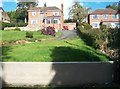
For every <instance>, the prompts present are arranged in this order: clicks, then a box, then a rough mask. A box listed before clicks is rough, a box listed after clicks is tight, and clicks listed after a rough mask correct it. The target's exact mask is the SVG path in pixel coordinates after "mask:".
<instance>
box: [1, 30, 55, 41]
mask: <svg viewBox="0 0 120 89" xmlns="http://www.w3.org/2000/svg"><path fill="white" fill-rule="evenodd" d="M0 33H1V34H0V37H2V39H1V40H0V41H2V42H11V41H17V40H27V38H26V37H25V36H26V31H2V30H0ZM52 37H53V36H46V35H42V34H41V33H40V31H35V32H33V39H41V38H52Z"/></svg>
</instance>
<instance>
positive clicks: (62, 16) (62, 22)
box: [61, 4, 64, 30]
mask: <svg viewBox="0 0 120 89" xmlns="http://www.w3.org/2000/svg"><path fill="white" fill-rule="evenodd" d="M63 25H64V12H63V4H61V30H62V29H63Z"/></svg>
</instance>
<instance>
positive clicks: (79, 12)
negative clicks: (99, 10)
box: [69, 1, 90, 25]
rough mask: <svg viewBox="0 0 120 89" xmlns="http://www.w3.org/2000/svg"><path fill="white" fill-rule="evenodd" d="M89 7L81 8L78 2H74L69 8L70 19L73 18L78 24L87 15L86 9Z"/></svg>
mask: <svg viewBox="0 0 120 89" xmlns="http://www.w3.org/2000/svg"><path fill="white" fill-rule="evenodd" d="M89 10H90V8H83V7H82V6H81V5H80V4H79V2H77V1H76V2H74V3H73V5H72V7H71V8H70V12H69V16H70V18H72V19H75V20H76V21H77V22H78V23H79V25H80V24H81V23H82V22H83V20H84V19H86V17H87V15H88V11H89Z"/></svg>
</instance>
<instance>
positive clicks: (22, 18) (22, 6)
mask: <svg viewBox="0 0 120 89" xmlns="http://www.w3.org/2000/svg"><path fill="white" fill-rule="evenodd" d="M31 5H32V6H33V7H35V6H37V5H38V0H33V2H27V1H26V0H18V3H17V10H16V16H17V18H16V19H17V20H16V21H17V22H22V23H23V22H25V23H26V20H28V12H27V10H28V9H29V8H30V6H31Z"/></svg>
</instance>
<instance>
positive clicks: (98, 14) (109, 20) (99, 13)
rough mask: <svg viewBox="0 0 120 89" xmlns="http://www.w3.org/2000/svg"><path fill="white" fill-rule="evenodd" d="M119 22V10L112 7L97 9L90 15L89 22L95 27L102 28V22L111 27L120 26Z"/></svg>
mask: <svg viewBox="0 0 120 89" xmlns="http://www.w3.org/2000/svg"><path fill="white" fill-rule="evenodd" d="M119 22H120V19H119V14H118V12H117V11H116V10H113V9H110V8H106V9H97V10H95V11H93V12H92V13H90V14H89V15H88V23H89V24H90V25H91V26H92V27H93V28H100V23H102V24H104V25H106V26H107V27H111V28H115V27H120V24H119Z"/></svg>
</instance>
